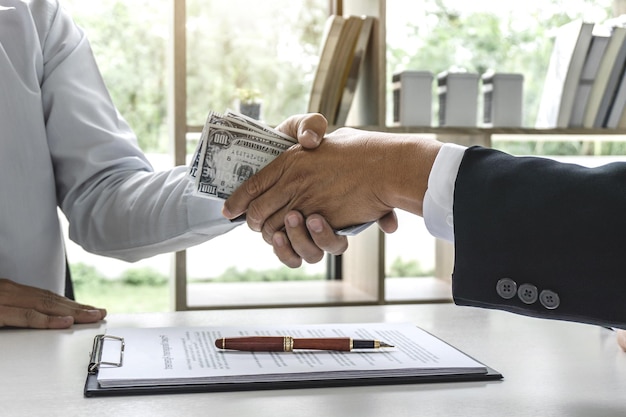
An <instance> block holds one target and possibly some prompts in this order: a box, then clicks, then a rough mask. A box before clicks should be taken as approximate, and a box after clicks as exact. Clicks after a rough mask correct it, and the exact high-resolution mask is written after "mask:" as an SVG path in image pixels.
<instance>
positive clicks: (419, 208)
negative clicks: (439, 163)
mask: <svg viewBox="0 0 626 417" xmlns="http://www.w3.org/2000/svg"><path fill="white" fill-rule="evenodd" d="M391 143H392V146H389V150H388V152H386V157H385V161H384V164H382V172H383V175H382V176H381V179H382V180H383V181H382V183H381V184H380V185H379V186H380V188H381V194H382V196H383V197H382V198H383V200H385V201H387V205H388V206H390V207H393V208H399V209H402V210H405V211H408V212H410V213H413V214H416V215H418V216H423V212H424V196H425V194H426V191H427V189H428V181H429V177H430V172H431V170H432V167H433V164H434V162H435V159H436V158H437V155H438V153H439V150H440V149H441V146H442V143H441V142H438V141H435V140H429V139H424V138H421V137H418V136H415V135H406V136H400V137H399V138H398V137H397V136H396V139H393V140H392V142H391Z"/></svg>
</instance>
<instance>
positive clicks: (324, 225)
mask: <svg viewBox="0 0 626 417" xmlns="http://www.w3.org/2000/svg"><path fill="white" fill-rule="evenodd" d="M306 226H307V230H308V231H309V234H310V236H311V238H312V239H313V241H314V242H315V244H316V245H317V247H318V248H320V249H321V250H323V251H325V252H328V253H330V254H332V255H341V254H342V253H344V252H345V251H346V249H348V238H347V237H346V236H340V235H337V234H336V233H335V231H334V230H333V228H332V227H330V225H329V224H328V222H327V221H326V219H324V217H322V216H320V215H319V214H312V215H310V216H309V217H307V219H306Z"/></svg>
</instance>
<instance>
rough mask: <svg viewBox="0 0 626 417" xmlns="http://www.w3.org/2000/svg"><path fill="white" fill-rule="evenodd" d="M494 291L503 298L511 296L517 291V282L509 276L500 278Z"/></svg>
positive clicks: (506, 298)
mask: <svg viewBox="0 0 626 417" xmlns="http://www.w3.org/2000/svg"><path fill="white" fill-rule="evenodd" d="M496 292H497V293H498V295H499V296H500V297H502V298H504V299H505V300H508V299H510V298H513V297H515V294H516V293H517V283H516V282H515V281H513V280H512V279H511V278H502V279H500V280H499V281H498V283H497V284H496Z"/></svg>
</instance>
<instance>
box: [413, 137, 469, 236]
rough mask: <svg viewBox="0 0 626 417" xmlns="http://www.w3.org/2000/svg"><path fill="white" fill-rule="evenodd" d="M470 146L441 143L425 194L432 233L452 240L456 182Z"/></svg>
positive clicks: (429, 230)
mask: <svg viewBox="0 0 626 417" xmlns="http://www.w3.org/2000/svg"><path fill="white" fill-rule="evenodd" d="M466 149H467V148H466V147H465V146H460V145H456V144H454V143H446V144H444V145H443V146H442V147H441V149H440V150H439V154H437V158H435V163H434V164H433V168H432V170H431V171H430V176H429V177H428V189H427V190H426V195H425V196H424V222H425V224H426V229H428V232H429V233H430V234H431V235H433V236H435V237H437V238H439V239H444V240H447V241H450V242H454V215H453V206H454V183H455V182H456V176H457V174H458V172H459V166H460V165H461V160H462V159H463V154H464V153H465V150H466Z"/></svg>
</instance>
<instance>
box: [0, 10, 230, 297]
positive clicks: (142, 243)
mask: <svg viewBox="0 0 626 417" xmlns="http://www.w3.org/2000/svg"><path fill="white" fill-rule="evenodd" d="M185 171H186V168H185V167H177V168H174V169H172V170H169V171H165V172H158V173H155V172H153V169H152V167H151V166H150V164H149V162H148V161H147V160H146V158H145V157H144V155H143V154H142V152H141V151H140V149H139V148H138V147H137V143H136V138H135V136H134V134H133V132H132V131H131V129H130V128H129V127H128V125H127V124H126V122H125V121H124V120H123V119H122V118H121V116H120V115H119V114H118V113H117V111H116V109H115V107H114V105H113V103H112V101H111V98H110V97H109V94H108V92H107V89H106V87H105V85H104V82H103V80H102V77H101V76H100V73H99V71H98V68H97V67H96V63H95V60H94V57H93V54H92V52H91V49H90V46H89V43H88V41H87V39H86V37H85V34H84V33H83V31H82V30H81V29H80V28H78V27H77V26H76V25H75V24H74V23H73V21H72V20H71V18H70V17H69V16H68V15H67V14H66V13H65V12H64V11H63V10H62V9H61V8H60V7H59V4H58V2H57V1H56V0H30V1H21V0H0V192H1V193H2V197H1V198H0V278H8V279H11V280H14V281H17V282H20V283H23V284H27V285H33V286H37V287H41V288H46V289H49V290H52V291H54V292H57V293H63V290H64V288H63V287H64V271H65V269H64V268H65V259H64V245H63V236H62V232H61V229H60V226H59V219H58V215H57V206H59V207H61V209H62V211H63V213H64V214H65V216H67V218H68V220H69V224H70V230H69V234H70V238H71V239H72V240H74V241H75V242H77V243H78V244H80V245H81V246H82V247H84V248H85V249H86V250H88V251H90V252H94V253H98V254H101V255H106V256H112V257H116V258H119V259H124V260H128V261H134V260H138V259H140V258H144V257H149V256H152V255H155V254H157V253H163V252H170V251H175V250H179V249H181V248H184V247H187V246H190V245H193V244H197V243H200V242H203V241H206V240H208V239H210V238H212V237H214V236H217V235H219V234H222V233H224V232H226V231H228V230H230V229H231V228H233V227H234V225H233V224H231V223H230V222H229V221H228V220H226V219H225V218H224V217H223V216H222V215H221V207H222V203H221V202H219V201H213V200H208V199H204V198H200V197H195V196H194V195H193V193H192V187H191V183H190V182H189V181H188V180H187V179H186V178H185Z"/></svg>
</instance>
